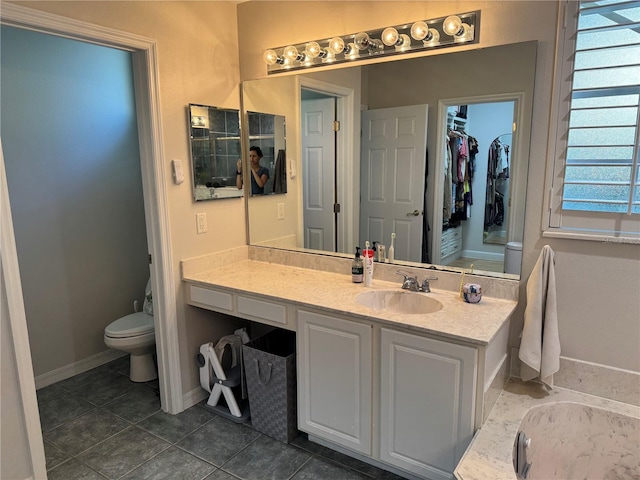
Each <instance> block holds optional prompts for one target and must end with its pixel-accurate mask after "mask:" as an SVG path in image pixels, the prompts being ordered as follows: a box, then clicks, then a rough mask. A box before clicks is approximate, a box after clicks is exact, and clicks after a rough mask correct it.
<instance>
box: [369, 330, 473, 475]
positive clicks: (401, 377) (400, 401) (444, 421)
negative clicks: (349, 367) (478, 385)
mask: <svg viewBox="0 0 640 480" xmlns="http://www.w3.org/2000/svg"><path fill="white" fill-rule="evenodd" d="M380 352H381V355H380V357H381V358H380V460H382V461H383V462H385V463H388V464H390V465H394V466H396V467H399V468H402V469H404V470H408V471H410V472H412V473H415V474H416V475H419V476H420V477H426V478H430V479H443V480H444V479H450V478H451V474H452V472H453V470H454V468H455V466H456V464H457V463H458V461H459V460H460V458H461V457H462V454H463V453H464V451H465V449H466V448H467V445H469V442H470V441H471V438H472V437H473V430H474V398H475V378H476V365H477V351H476V349H475V348H471V347H466V346H462V345H456V344H452V343H448V342H443V341H439V340H434V339H432V338H426V337H421V336H417V335H412V334H408V333H404V332H398V331H395V330H389V329H386V328H383V329H381V334H380Z"/></svg>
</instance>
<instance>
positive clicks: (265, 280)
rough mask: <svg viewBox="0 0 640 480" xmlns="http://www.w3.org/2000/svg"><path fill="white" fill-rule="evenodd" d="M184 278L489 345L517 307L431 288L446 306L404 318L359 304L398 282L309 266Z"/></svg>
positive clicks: (268, 266) (228, 269) (257, 266)
mask: <svg viewBox="0 0 640 480" xmlns="http://www.w3.org/2000/svg"><path fill="white" fill-rule="evenodd" d="M183 280H184V281H187V282H189V283H191V284H194V285H199V286H201V287H203V288H207V287H216V288H221V289H225V290H227V291H229V292H232V293H236V294H242V293H249V292H250V293H251V294H252V295H254V296H256V297H258V298H263V299H265V300H272V301H276V302H278V301H280V302H286V303H290V304H293V305H296V306H298V307H300V308H304V307H308V308H316V309H318V310H321V311H324V312H327V313H330V314H331V313H333V314H339V315H346V316H348V317H350V318H353V319H358V320H361V321H371V322H377V323H379V324H381V325H388V326H390V327H394V326H395V327H398V326H402V327H404V328H406V329H408V330H411V331H415V332H421V333H425V334H429V335H433V336H437V337H443V338H447V339H451V340H456V341H460V342H463V343H468V344H474V345H480V346H485V345H488V344H489V343H490V342H491V340H492V339H493V337H494V336H495V335H496V334H497V332H498V331H499V330H500V328H501V327H502V326H503V325H504V323H505V322H506V321H508V319H509V317H510V315H511V313H512V312H513V310H514V309H515V307H516V304H517V302H516V301H514V300H505V299H499V298H493V297H489V296H483V298H482V301H481V302H480V303H478V304H469V303H466V302H464V301H463V300H462V299H461V298H460V297H459V294H458V292H453V291H450V290H439V289H437V288H433V290H432V293H429V294H425V293H419V292H415V293H410V294H412V295H413V294H415V295H428V296H430V297H432V298H435V299H438V300H440V301H441V302H442V304H443V308H442V310H440V311H438V312H435V313H428V314H400V313H393V312H388V311H384V310H373V309H370V308H368V307H366V306H364V305H361V304H359V303H358V302H357V301H356V296H357V295H358V294H359V293H363V292H366V291H372V290H397V291H401V288H400V284H399V283H398V282H388V281H384V280H376V279H374V282H373V284H372V286H371V287H365V286H364V284H355V283H352V281H351V276H350V275H344V274H338V273H331V272H326V271H317V270H310V269H307V268H301V267H294V266H286V265H280V264H272V263H266V262H259V261H255V260H240V261H237V262H232V263H228V264H224V265H222V264H219V265H217V266H216V267H215V268H211V269H209V270H200V271H191V272H187V271H186V270H183Z"/></svg>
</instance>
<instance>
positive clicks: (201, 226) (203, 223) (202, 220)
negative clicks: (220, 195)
mask: <svg viewBox="0 0 640 480" xmlns="http://www.w3.org/2000/svg"><path fill="white" fill-rule="evenodd" d="M196 227H197V232H198V233H207V214H206V213H196Z"/></svg>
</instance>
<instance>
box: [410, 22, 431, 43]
mask: <svg viewBox="0 0 640 480" xmlns="http://www.w3.org/2000/svg"><path fill="white" fill-rule="evenodd" d="M428 31H429V27H427V23H426V22H415V23H414V24H413V25H411V36H412V37H413V38H414V40H422V39H424V38H425V37H426V36H427V32H428Z"/></svg>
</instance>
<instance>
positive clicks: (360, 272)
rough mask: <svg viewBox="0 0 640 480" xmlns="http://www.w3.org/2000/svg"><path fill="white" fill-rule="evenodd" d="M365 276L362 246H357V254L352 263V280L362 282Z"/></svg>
mask: <svg viewBox="0 0 640 480" xmlns="http://www.w3.org/2000/svg"><path fill="white" fill-rule="evenodd" d="M363 277H364V262H363V261H362V257H360V247H356V254H355V257H354V258H353V263H352V264H351V281H352V282H353V283H362V279H363Z"/></svg>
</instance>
